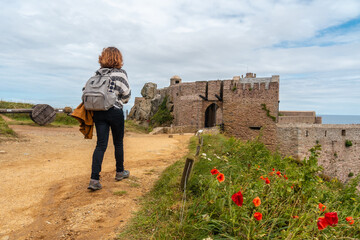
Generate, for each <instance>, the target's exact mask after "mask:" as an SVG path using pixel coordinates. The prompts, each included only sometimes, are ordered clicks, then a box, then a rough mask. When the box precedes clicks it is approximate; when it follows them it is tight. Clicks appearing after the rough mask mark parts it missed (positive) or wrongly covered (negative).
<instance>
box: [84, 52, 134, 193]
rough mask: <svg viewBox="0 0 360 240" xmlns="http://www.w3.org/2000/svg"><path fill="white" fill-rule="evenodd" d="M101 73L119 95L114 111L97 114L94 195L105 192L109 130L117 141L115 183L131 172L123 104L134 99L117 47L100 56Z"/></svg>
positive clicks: (92, 187)
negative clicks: (127, 162)
mask: <svg viewBox="0 0 360 240" xmlns="http://www.w3.org/2000/svg"><path fill="white" fill-rule="evenodd" d="M99 63H100V69H99V70H98V71H96V74H105V73H107V74H110V78H111V81H110V85H109V89H108V91H110V92H112V91H115V93H116V96H117V99H116V102H115V104H114V106H113V107H111V108H110V109H109V110H107V111H94V116H93V120H94V122H95V128H96V135H97V143H96V148H95V151H94V154H93V158H92V172H91V179H90V184H89V187H88V189H91V190H93V191H95V190H99V189H101V188H102V186H101V184H100V181H99V180H100V172H101V164H102V161H103V158H104V153H105V151H106V148H107V144H108V139H109V130H110V128H111V133H112V137H113V143H114V147H115V159H116V176H115V180H117V181H120V180H122V179H124V178H127V177H129V175H130V172H129V171H127V170H124V146H123V139H124V113H123V109H122V107H123V104H125V103H127V102H128V101H129V99H130V95H131V91H130V87H129V83H128V80H127V74H126V72H125V70H124V69H122V66H123V59H122V55H121V52H120V51H119V50H118V49H117V48H115V47H108V48H104V49H103V51H102V53H101V55H100V56H99Z"/></svg>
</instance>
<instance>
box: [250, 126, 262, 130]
mask: <svg viewBox="0 0 360 240" xmlns="http://www.w3.org/2000/svg"><path fill="white" fill-rule="evenodd" d="M249 128H250V129H251V130H260V129H261V128H262V127H261V126H260V127H249Z"/></svg>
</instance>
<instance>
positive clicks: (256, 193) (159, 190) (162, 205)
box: [118, 135, 360, 239]
mask: <svg viewBox="0 0 360 240" xmlns="http://www.w3.org/2000/svg"><path fill="white" fill-rule="evenodd" d="M196 142H197V139H195V138H194V139H192V142H191V144H190V147H191V153H194V152H195V148H196ZM320 149H321V147H320V145H316V146H314V147H313V148H312V149H311V150H310V152H311V155H310V157H309V158H307V159H304V160H303V161H302V164H298V163H297V162H296V161H295V160H294V159H292V158H282V157H281V156H280V155H279V154H272V153H271V152H269V150H267V149H266V147H265V146H264V145H263V144H262V143H260V142H259V141H251V142H250V141H249V142H242V141H240V140H236V139H235V138H225V137H223V136H222V135H213V136H209V135H205V136H204V147H203V149H202V154H201V155H200V156H202V157H201V158H200V159H197V160H196V162H195V165H194V169H193V172H192V175H191V177H190V180H189V182H188V185H187V192H186V204H185V205H184V206H185V207H184V211H183V212H182V209H183V208H182V206H183V203H184V202H183V196H184V195H183V193H182V192H181V191H180V190H179V183H180V178H181V173H182V170H183V167H184V159H183V160H181V161H178V162H176V163H175V164H173V165H172V166H170V167H169V168H168V169H166V170H165V171H164V172H163V174H162V176H161V178H160V180H159V181H158V182H157V183H156V185H155V187H154V189H153V190H152V191H151V192H150V193H149V194H147V195H146V196H145V197H144V198H143V200H142V204H143V207H142V210H141V211H139V212H138V213H137V215H136V216H135V218H134V219H133V220H132V223H131V224H130V225H129V226H128V227H127V229H126V230H125V231H124V232H123V233H122V234H120V235H119V236H118V239H204V238H205V239H206V238H211V239H359V238H360V219H359V217H360V197H359V196H358V195H357V190H356V186H357V185H358V183H359V177H355V178H354V179H352V180H351V181H350V182H349V184H347V185H346V186H344V185H342V184H340V183H339V182H338V181H337V180H336V179H332V180H330V179H329V180H330V181H329V182H327V181H323V179H322V178H321V177H319V174H320V173H321V171H322V168H321V167H319V166H318V164H317V158H318V156H319V150H320ZM214 167H215V168H216V169H217V170H218V171H220V172H221V173H223V174H224V176H225V180H224V181H223V182H219V181H218V180H217V177H216V175H212V174H211V173H210V171H211V170H212V169H213V168H214ZM277 171H279V173H278V174H279V175H278V174H277ZM261 176H263V177H265V178H266V177H267V178H268V179H269V180H270V183H269V184H266V183H265V181H264V180H261ZM239 191H241V192H242V194H243V198H244V202H243V205H242V206H237V205H236V204H235V203H234V202H233V201H232V199H231V196H232V195H233V194H234V193H237V192H239ZM256 197H259V198H260V200H261V205H260V206H258V207H255V206H254V204H253V199H254V198H256ZM319 203H322V204H324V205H325V206H326V210H325V212H337V214H338V217H339V222H338V224H337V225H336V226H333V227H331V226H328V227H327V228H325V229H324V230H319V229H318V227H317V220H318V218H319V217H323V216H324V212H323V211H321V210H320V209H319ZM255 212H260V213H261V214H262V220H260V221H258V220H256V219H255V218H254V213H255ZM182 213H183V214H182ZM349 216H351V217H353V218H354V219H355V223H354V224H353V225H350V224H349V223H348V222H347V221H346V220H345V218H346V217H349Z"/></svg>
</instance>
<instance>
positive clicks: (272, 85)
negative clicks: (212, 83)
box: [223, 76, 279, 150]
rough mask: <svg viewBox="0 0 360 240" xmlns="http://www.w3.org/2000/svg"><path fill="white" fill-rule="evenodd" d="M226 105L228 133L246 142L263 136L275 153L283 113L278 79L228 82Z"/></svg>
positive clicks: (225, 125)
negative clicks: (278, 124) (280, 118)
mask: <svg viewBox="0 0 360 240" xmlns="http://www.w3.org/2000/svg"><path fill="white" fill-rule="evenodd" d="M258 80H259V81H258ZM223 104H224V108H223V119H224V127H225V132H226V133H228V134H230V135H233V136H236V137H239V138H241V139H245V140H248V139H253V138H255V137H257V136H259V134H260V133H261V134H262V141H263V142H264V143H265V144H266V145H267V146H268V147H269V148H270V149H272V150H274V148H275V146H276V131H277V129H276V121H277V116H278V111H279V80H278V76H273V77H272V78H266V79H265V78H262V79H246V78H245V79H243V81H242V79H240V81H239V82H237V81H230V82H225V83H224V101H223ZM264 108H265V109H267V110H269V114H267V111H266V110H265V109H264ZM271 116H272V117H274V119H272V118H271ZM260 129H261V130H260Z"/></svg>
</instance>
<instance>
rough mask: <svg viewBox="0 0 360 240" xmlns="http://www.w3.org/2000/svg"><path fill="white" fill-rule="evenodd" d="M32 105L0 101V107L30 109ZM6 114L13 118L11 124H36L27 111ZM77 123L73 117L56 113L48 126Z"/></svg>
mask: <svg viewBox="0 0 360 240" xmlns="http://www.w3.org/2000/svg"><path fill="white" fill-rule="evenodd" d="M33 106H34V104H30V103H16V102H5V101H0V108H6V109H31V108H32V107H33ZM6 116H7V117H9V118H11V119H13V120H14V121H13V122H11V124H19V125H23V124H29V125H36V124H35V123H34V122H33V121H32V120H31V118H30V114H29V113H7V114H6ZM78 124H79V122H78V121H77V120H76V119H75V118H73V117H71V116H68V115H67V114H66V113H57V114H56V118H55V120H54V122H52V123H51V124H50V126H64V125H71V126H73V125H78ZM48 126H49V125H48Z"/></svg>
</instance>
